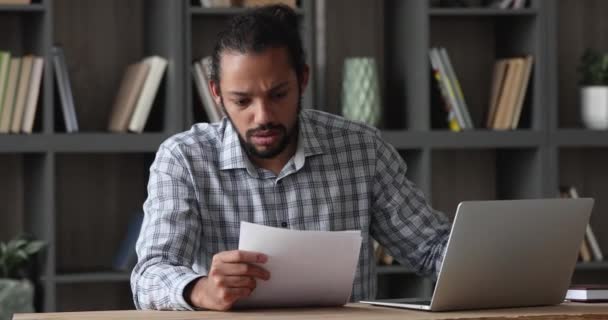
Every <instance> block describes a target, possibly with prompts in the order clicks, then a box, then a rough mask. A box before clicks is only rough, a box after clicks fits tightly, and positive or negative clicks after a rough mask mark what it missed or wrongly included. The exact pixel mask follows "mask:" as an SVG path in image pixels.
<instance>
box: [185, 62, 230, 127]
mask: <svg viewBox="0 0 608 320" xmlns="http://www.w3.org/2000/svg"><path fill="white" fill-rule="evenodd" d="M210 75H211V57H204V58H202V59H200V61H195V62H194V64H193V65H192V78H193V79H194V85H195V86H196V90H197V92H198V96H199V98H200V99H201V103H202V104H203V109H204V111H205V113H206V114H207V119H208V120H209V122H218V121H220V120H222V118H223V117H224V111H223V110H222V108H221V107H220V106H219V105H217V103H215V100H214V99H213V96H212V95H211V89H210V88H209V79H210Z"/></svg>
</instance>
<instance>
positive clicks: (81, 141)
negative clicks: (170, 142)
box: [53, 132, 169, 153]
mask: <svg viewBox="0 0 608 320" xmlns="http://www.w3.org/2000/svg"><path fill="white" fill-rule="evenodd" d="M168 137H169V135H167V134H164V133H143V134H132V133H101V132H100V133H66V134H55V135H54V136H53V150H54V151H57V152H70V153H79V152H155V151H157V150H158V147H159V146H160V144H161V143H162V142H163V141H164V140H165V139H167V138H168Z"/></svg>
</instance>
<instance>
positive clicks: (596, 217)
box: [555, 147, 608, 256]
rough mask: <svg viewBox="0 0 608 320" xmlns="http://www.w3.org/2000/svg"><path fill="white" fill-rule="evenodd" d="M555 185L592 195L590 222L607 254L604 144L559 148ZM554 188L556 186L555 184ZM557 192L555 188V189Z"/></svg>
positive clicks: (606, 151) (606, 155)
mask: <svg viewBox="0 0 608 320" xmlns="http://www.w3.org/2000/svg"><path fill="white" fill-rule="evenodd" d="M558 161H559V171H558V174H559V180H558V181H559V185H560V186H574V187H575V188H576V189H577V191H578V194H579V196H580V197H592V198H594V199H595V204H594V206H593V211H592V213H591V220H590V224H591V227H592V228H593V231H594V233H595V236H596V238H597V241H598V244H599V246H600V248H601V249H602V251H603V253H604V256H606V255H607V254H608V251H607V250H608V229H606V227H605V226H606V225H608V214H607V213H608V200H607V199H608V188H606V176H605V174H602V173H605V172H606V163H608V148H578V147H577V148H560V149H559V159H558ZM556 188H557V187H556ZM555 192H556V194H557V192H558V191H557V190H556V191H555Z"/></svg>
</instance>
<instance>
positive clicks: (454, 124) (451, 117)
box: [429, 52, 462, 132]
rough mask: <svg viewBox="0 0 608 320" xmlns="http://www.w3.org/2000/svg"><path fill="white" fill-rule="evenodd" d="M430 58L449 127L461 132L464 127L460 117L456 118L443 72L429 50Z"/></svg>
mask: <svg viewBox="0 0 608 320" xmlns="http://www.w3.org/2000/svg"><path fill="white" fill-rule="evenodd" d="M429 60H430V61H431V69H432V73H433V77H434V78H435V80H436V82H437V87H438V88H439V92H440V94H441V97H442V99H443V104H444V109H445V111H446V112H447V113H448V119H447V121H448V127H449V128H450V130H451V131H454V132H459V131H461V130H462V129H461V127H460V124H459V123H458V119H457V118H456V113H455V111H454V106H453V105H452V104H451V103H450V97H449V94H448V92H447V89H446V87H445V84H444V83H443V76H442V75H441V72H440V71H439V67H438V66H437V64H436V62H435V58H434V57H433V55H432V54H431V53H430V52H429Z"/></svg>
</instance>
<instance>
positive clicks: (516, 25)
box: [427, 15, 544, 129]
mask: <svg viewBox="0 0 608 320" xmlns="http://www.w3.org/2000/svg"><path fill="white" fill-rule="evenodd" d="M539 20H540V19H536V18H535V17H534V16H528V15H514V16H496V17H494V16H481V17H479V16H443V15H440V16H431V17H430V26H429V28H430V36H429V39H430V40H429V48H431V47H444V48H446V50H447V53H448V55H449V57H450V60H451V63H452V65H453V68H454V73H455V74H456V77H457V78H458V81H459V83H460V86H461V88H462V92H463V95H464V99H465V101H466V104H467V109H468V111H469V113H470V115H471V119H472V121H473V125H474V127H475V128H485V127H486V118H487V114H488V112H489V102H490V94H491V89H492V80H493V79H492V78H493V70H494V64H495V62H496V61H497V60H498V59H501V58H509V57H515V56H523V55H527V54H530V55H532V56H533V57H534V64H533V69H532V73H531V78H530V81H529V83H528V87H527V89H526V98H525V99H524V102H523V107H522V114H521V119H520V122H519V129H540V128H541V127H542V123H543V121H544V120H543V119H544V118H543V116H544V113H543V112H541V110H539V109H540V108H541V106H543V103H542V101H541V98H542V97H543V95H542V94H540V92H539V90H540V89H541V88H542V86H540V85H538V84H539V79H540V78H539V76H537V75H538V74H539V73H537V72H535V70H540V68H538V65H539V63H542V59H540V57H541V54H542V50H541V48H540V40H539V36H538V34H539V31H538V30H539V28H540V27H541V26H540V21H539ZM463 34H465V35H467V36H466V37H462V35H463ZM427 61H428V57H427ZM427 72H428V73H429V74H430V73H431V67H430V62H428V71H427ZM429 78H430V79H429V82H430V83H429V88H430V92H429V93H430V112H431V117H430V121H431V128H433V129H445V128H447V121H446V118H447V113H446V112H445V111H444V101H443V98H442V96H441V94H440V91H439V89H438V85H437V84H436V80H435V79H434V78H433V77H429Z"/></svg>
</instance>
